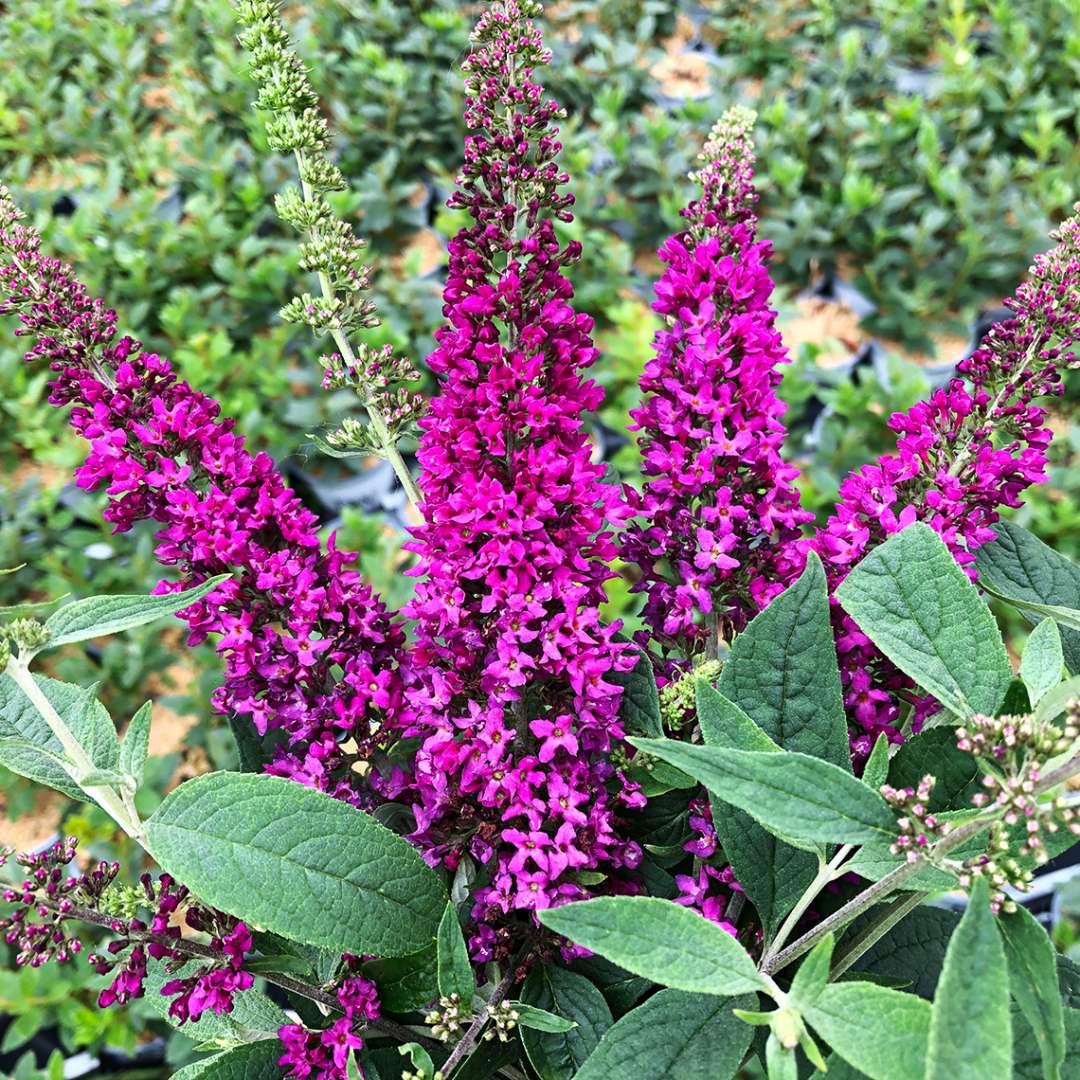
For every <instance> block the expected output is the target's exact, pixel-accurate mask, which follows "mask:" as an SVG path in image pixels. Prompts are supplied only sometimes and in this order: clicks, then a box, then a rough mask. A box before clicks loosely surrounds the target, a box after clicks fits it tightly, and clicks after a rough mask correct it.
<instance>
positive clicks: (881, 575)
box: [836, 523, 1012, 719]
mask: <svg viewBox="0 0 1080 1080" xmlns="http://www.w3.org/2000/svg"><path fill="white" fill-rule="evenodd" d="M836 597H837V599H838V600H839V601H840V604H841V606H842V607H843V609H844V610H845V611H846V612H847V613H848V614H849V615H850V616H851V617H852V618H853V619H854V620H855V622H856V623H857V624H858V625H859V629H861V630H862V631H863V633H864V634H866V635H867V636H868V637H869V638H870V639H871V640H872V641H873V643H874V644H875V645H876V646H877V647H878V648H879V649H880V650H881V651H882V652H883V653H884V654H885V655H886V656H887V657H888V658H889V659H890V660H891V661H892V662H893V663H894V664H895V665H896V666H897V667H898V668H899V669H900V670H901V671H902V672H904V674H906V675H908V676H910V677H911V678H912V679H914V680H915V682H916V683H918V684H919V685H920V686H922V687H924V688H925V689H926V690H928V691H929V692H930V693H931V694H933V695H934V697H936V698H937V699H938V701H940V702H941V703H942V705H944V706H945V708H947V709H949V710H950V711H951V712H953V713H956V715H958V716H961V717H964V718H965V719H966V718H968V717H970V716H972V715H973V714H974V713H986V714H987V715H989V716H993V715H995V714H996V712H997V708H998V706H999V705H1000V704H1001V702H1002V700H1003V699H1004V697H1005V692H1006V690H1008V688H1009V683H1010V682H1011V680H1012V667H1011V666H1010V664H1009V658H1008V656H1007V655H1006V653H1005V646H1004V644H1003V643H1002V640H1001V634H1000V632H999V631H998V627H997V623H996V621H995V620H994V616H993V615H992V614H991V613H990V609H989V608H988V607H987V606H986V605H985V604H984V603H983V602H982V600H981V599H980V597H979V593H978V590H977V589H976V588H975V586H974V585H972V584H971V582H970V581H969V580H968V577H967V575H966V574H965V573H964V571H963V570H961V569H960V567H959V566H958V565H957V564H956V560H955V559H953V557H952V555H951V553H950V552H949V549H948V548H947V547H946V546H945V544H944V542H943V541H942V539H941V537H939V536H938V535H937V533H935V532H934V530H933V529H931V528H930V527H929V526H928V525H923V524H921V523H916V524H914V525H909V526H908V527H907V528H906V529H904V530H903V531H902V532H900V533H897V534H896V535H895V536H893V537H892V538H891V539H889V540H886V541H885V543H884V544H882V545H880V547H877V548H875V549H874V550H873V551H871V552H870V554H869V555H867V556H866V558H864V559H863V560H862V562H860V563H859V564H858V565H857V566H856V567H855V569H854V570H852V571H851V573H850V574H848V576H847V577H846V578H845V579H844V581H843V582H842V583H841V584H840V586H839V587H838V588H837V590H836Z"/></svg>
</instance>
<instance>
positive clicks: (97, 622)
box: [35, 574, 230, 652]
mask: <svg viewBox="0 0 1080 1080" xmlns="http://www.w3.org/2000/svg"><path fill="white" fill-rule="evenodd" d="M229 577H230V575H229V574H219V575H218V576H217V577H212V578H209V579H208V580H206V581H204V582H203V583H202V584H201V585H199V586H197V587H196V588H194V589H185V590H184V592H178V593H163V594H162V595H160V596H88V597H86V598H85V599H84V600H76V601H75V602H74V603H73V604H65V605H64V607H62V608H61V609H60V610H59V611H57V612H55V613H54V614H52V615H50V616H49V618H48V619H46V620H45V629H46V630H48V631H49V640H48V641H47V642H46V643H45V644H44V645H43V646H42V649H52V648H55V647H56V646H58V645H70V644H72V643H73V642H76V641H89V640H91V639H92V638H97V637H104V636H105V635H106V634H118V633H120V632H121V631H122V630H131V629H133V628H134V627H136V626H145V625H146V623H150V622H153V621H154V620H155V619H160V618H162V616H165V615H172V614H173V613H174V612H177V611H180V610H181V609H182V608H186V607H190V606H191V605H192V604H194V603H196V602H197V601H199V600H201V599H202V598H203V597H204V596H206V595H207V594H208V593H211V592H213V591H214V589H216V588H217V587H218V586H219V585H220V584H221V583H222V582H223V581H226V580H228V578H229ZM42 649H38V650H35V651H36V652H41V651H42Z"/></svg>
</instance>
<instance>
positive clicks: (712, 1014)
mask: <svg viewBox="0 0 1080 1080" xmlns="http://www.w3.org/2000/svg"><path fill="white" fill-rule="evenodd" d="M755 1003H756V1002H755V999H754V998H753V997H743V998H736V999H735V1000H734V1001H725V1000H723V999H721V998H716V997H713V996H712V995H711V994H687V993H684V992H683V991H682V990H661V991H660V992H659V993H658V994H654V995H653V996H652V997H651V998H649V1000H648V1001H646V1002H645V1004H644V1005H639V1006H638V1007H637V1008H636V1009H634V1010H633V1011H632V1012H629V1013H627V1014H626V1016H624V1017H623V1018H622V1019H621V1020H620V1021H619V1022H618V1023H617V1024H615V1026H614V1027H613V1028H611V1030H610V1031H608V1032H607V1033H606V1034H605V1035H604V1037H603V1038H602V1039H601V1040H600V1045H599V1046H598V1047H597V1048H596V1049H595V1050H594V1051H593V1052H592V1054H590V1055H589V1058H588V1060H587V1061H586V1062H585V1064H584V1065H583V1066H582V1068H581V1071H580V1072H579V1073H578V1074H577V1076H576V1077H575V1078H574V1080H612V1078H615V1077H624V1078H626V1080H630V1078H631V1077H632V1078H633V1080H728V1078H730V1077H732V1076H734V1075H735V1073H736V1071H737V1070H738V1068H739V1065H740V1063H741V1062H742V1059H743V1057H744V1056H745V1055H746V1051H747V1048H748V1047H749V1046H750V1038H751V1035H752V1032H751V1030H750V1028H749V1027H748V1026H747V1025H746V1024H744V1023H742V1022H741V1021H740V1020H738V1019H737V1018H736V1017H735V1015H734V1013H733V1012H732V1009H733V1008H753V1007H754V1005H755Z"/></svg>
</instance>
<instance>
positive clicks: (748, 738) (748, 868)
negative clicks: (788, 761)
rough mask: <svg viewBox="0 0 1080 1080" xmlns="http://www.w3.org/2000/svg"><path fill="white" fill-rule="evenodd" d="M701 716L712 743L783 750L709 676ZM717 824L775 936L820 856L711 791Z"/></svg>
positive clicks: (700, 687) (701, 691) (700, 693)
mask: <svg viewBox="0 0 1080 1080" xmlns="http://www.w3.org/2000/svg"><path fill="white" fill-rule="evenodd" d="M697 717H698V725H699V726H700V728H701V734H702V737H703V738H704V739H705V743H706V745H708V746H720V747H726V748H728V749H731V750H760V751H766V752H769V751H772V752H777V751H779V750H780V747H778V746H777V745H776V743H774V742H773V741H772V739H770V738H769V736H768V735H766V734H765V732H764V731H762V730H761V728H759V727H758V726H757V724H755V723H754V721H753V720H751V719H750V717H749V716H747V715H746V713H745V712H743V710H742V709H740V708H739V707H738V705H736V704H735V703H734V702H731V701H728V699H727V698H726V697H724V696H723V694H720V693H718V692H717V691H716V690H714V689H713V688H712V687H711V686H710V685H709V684H708V683H707V682H706V681H705V680H703V679H699V680H698V683H697ZM710 799H711V802H712V806H713V825H714V826H715V828H716V834H717V836H718V837H719V839H720V843H721V844H722V845H723V848H724V854H725V856H726V857H727V859H728V861H729V862H730V863H731V866H732V869H733V870H734V871H735V876H736V877H737V878H738V879H739V883H740V884H741V885H742V887H743V889H744V890H745V892H746V895H747V896H748V897H749V898H750V901H751V903H752V904H753V905H754V910H755V911H757V913H758V916H759V917H760V919H761V923H762V928H763V929H764V931H765V936H766V938H769V939H771V938H772V936H773V934H774V933H775V932H776V930H777V928H778V927H779V926H780V924H781V923H782V922H783V921H784V918H785V917H786V916H787V913H788V912H789V911H790V910H791V909H792V907H794V905H795V904H796V902H797V901H798V899H799V897H800V896H802V894H803V893H804V892H805V891H806V889H807V887H808V886H809V885H810V882H811V881H813V880H814V875H815V874H816V873H817V869H818V861H817V858H816V857H815V856H814V855H812V854H810V853H809V852H806V851H801V850H800V849H798V848H795V847H792V846H791V845H790V844H785V843H784V842H783V841H782V840H779V839H777V837H775V836H774V835H773V834H772V833H771V832H769V831H768V829H765V828H764V827H763V826H761V825H759V824H758V823H757V821H755V820H754V819H753V818H752V817H751V816H750V815H749V814H747V813H746V812H745V811H743V810H739V809H737V808H736V807H733V806H728V805H723V804H722V803H721V802H720V801H719V800H718V799H717V798H716V797H715V796H712V795H710Z"/></svg>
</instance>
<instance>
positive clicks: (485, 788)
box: [406, 2, 642, 959]
mask: <svg viewBox="0 0 1080 1080" xmlns="http://www.w3.org/2000/svg"><path fill="white" fill-rule="evenodd" d="M527 10H529V5H519V4H518V3H514V2H510V3H506V4H503V5H495V6H493V7H492V8H490V9H489V10H488V11H486V12H484V14H483V15H482V16H481V18H480V21H479V23H478V24H477V27H476V30H475V31H474V33H473V38H472V40H473V51H472V53H471V54H470V56H469V57H468V58H467V59H466V60H465V62H464V64H463V69H464V72H465V89H466V94H467V99H466V105H465V123H466V127H467V128H468V130H469V134H468V136H467V138H466V144H465V164H464V167H463V169H462V171H461V175H460V176H459V177H458V190H457V191H456V192H455V193H454V194H453V195H452V196H451V198H450V201H449V206H450V207H451V208H452V209H459V210H465V211H467V213H468V214H469V217H470V218H471V223H470V224H468V225H466V226H465V227H463V228H462V230H461V231H460V232H459V233H458V235H457V236H456V237H454V239H453V240H451V241H450V245H449V248H450V265H449V269H448V272H447V280H446V287H445V289H444V293H443V300H444V314H445V315H446V319H447V325H446V326H444V327H443V328H441V329H440V330H439V331H438V333H437V339H438V348H437V349H436V350H435V352H434V353H432V354H431V356H429V357H428V365H429V367H430V368H431V370H432V371H433V372H434V373H435V375H436V376H438V377H439V379H440V390H439V394H438V396H437V397H436V398H435V399H434V400H433V401H432V403H431V408H430V411H429V412H428V414H427V415H426V416H425V417H424V418H423V419H422V420H421V421H420V428H421V431H422V435H421V439H420V447H419V451H418V455H417V457H418V460H419V462H420V464H421V466H422V468H423V473H422V476H421V489H422V510H423V515H424V523H423V525H421V526H420V527H419V528H418V529H417V530H416V532H415V539H414V540H413V541H412V542H410V543H409V544H407V545H406V546H407V547H408V548H409V550H411V551H413V552H415V553H416V556H417V563H416V566H415V568H414V569H413V570H412V573H413V574H415V575H416V576H417V578H418V583H417V588H416V596H415V599H414V601H413V602H412V603H411V604H410V606H409V608H408V609H407V615H408V616H410V617H411V618H413V619H415V621H416V647H415V650H414V651H413V654H412V658H411V671H412V672H413V674H414V682H413V684H412V685H411V686H410V689H409V696H410V701H411V702H412V703H413V704H414V706H415V707H416V709H417V713H418V715H417V717H416V720H415V723H414V728H413V729H411V730H415V732H416V733H418V734H420V735H421V736H422V738H423V742H422V745H421V747H420V750H419V751H418V753H417V756H416V771H415V783H416V791H417V796H418V798H417V802H416V817H417V824H418V831H417V839H418V840H419V842H420V843H422V844H423V845H424V847H425V848H426V849H427V850H428V852H429V854H430V856H431V857H433V858H440V859H442V860H443V861H444V863H445V864H446V865H447V866H449V867H450V868H451V869H455V868H456V866H457V863H458V861H459V859H460V858H461V855H462V853H463V852H465V851H467V852H468V853H469V854H470V855H471V856H472V857H473V858H474V859H475V860H476V861H477V862H478V863H479V864H480V865H481V866H483V867H485V868H486V869H487V871H488V875H489V877H490V882H489V883H488V884H485V885H484V886H482V887H481V888H479V889H477V890H476V893H475V899H476V907H475V911H474V914H475V916H476V918H477V923H478V928H479V929H478V931H477V933H476V935H475V936H474V938H473V941H472V946H473V950H474V956H476V958H477V959H487V958H490V956H491V955H492V950H493V948H495V946H496V944H497V942H498V941H499V938H498V934H497V933H496V931H495V930H494V929H493V926H494V925H497V924H498V923H499V922H501V921H503V920H504V919H505V917H506V916H507V915H509V914H512V913H513V912H514V911H518V910H521V911H525V912H529V911H533V910H535V909H537V908H543V907H547V906H548V905H550V904H553V903H557V902H558V901H559V900H565V899H568V898H578V897H580V896H582V895H584V890H583V889H582V887H581V886H580V885H579V884H576V878H577V877H578V875H579V873H580V872H582V871H595V870H597V869H598V868H602V869H603V870H604V871H606V872H608V871H612V870H632V869H633V868H634V867H635V866H636V865H637V864H638V862H639V861H640V859H641V849H640V847H639V846H638V845H637V844H636V843H634V842H633V841H630V840H628V839H627V838H626V837H625V836H624V835H622V833H621V831H620V824H619V818H620V815H621V814H622V813H623V812H625V811H626V810H627V809H628V808H633V807H635V806H637V805H639V804H640V802H641V801H642V800H641V797H640V795H639V794H638V792H637V791H636V789H635V786H634V785H633V784H630V783H629V782H627V781H625V779H622V780H620V779H619V778H618V777H617V776H616V775H615V771H614V769H613V766H612V761H611V751H612V749H613V747H614V746H615V745H616V744H617V743H618V742H619V740H620V738H621V737H622V735H623V730H622V727H621V725H620V721H619V693H620V691H619V687H618V686H617V685H615V684H614V683H612V682H611V681H610V678H609V676H610V675H611V674H612V673H617V672H620V671H626V670H628V669H629V668H630V667H632V666H633V665H634V662H635V657H634V655H633V652H632V650H631V649H630V648H629V647H628V646H627V645H626V644H625V643H620V642H619V641H617V640H616V634H617V631H618V625H617V624H614V625H604V624H603V623H602V622H601V619H600V611H599V608H600V605H601V603H603V601H604V583H605V582H606V581H608V580H609V579H610V578H612V577H613V576H614V574H613V571H612V569H611V568H610V564H611V562H612V560H613V559H614V557H615V554H616V545H615V538H614V530H615V528H617V527H618V525H619V524H620V523H621V522H622V521H624V520H625V517H626V514H627V510H626V507H625V506H624V504H623V503H622V501H621V498H620V493H619V490H618V488H617V487H616V486H614V485H611V484H607V483H605V481H604V467H603V465H602V464H599V463H597V462H594V461H593V460H592V446H591V443H590V441H589V438H588V435H587V432H586V430H585V426H584V417H585V415H586V413H588V412H589V411H591V410H595V409H596V408H597V407H598V406H599V404H600V402H601V398H602V394H601V391H600V389H599V387H598V386H597V385H596V383H594V382H593V381H591V380H589V379H587V378H586V377H585V376H584V371H585V370H586V369H587V368H589V367H590V366H591V365H592V364H593V362H594V360H595V359H596V355H597V350H596V348H595V346H594V345H593V342H592V339H591V337H590V331H591V329H592V320H591V319H590V318H589V316H587V315H584V314H581V313H579V312H576V311H575V310H574V308H573V305H572V299H573V289H572V287H571V285H570V281H569V280H568V278H567V277H566V275H565V273H564V267H566V266H567V264H569V263H572V262H574V261H576V260H577V259H578V258H579V256H580V254H581V248H580V244H578V243H576V242H571V243H569V244H567V245H565V246H563V245H562V244H561V243H560V241H559V238H558V236H557V235H556V230H555V223H556V222H557V221H564V222H568V221H570V220H571V211H570V207H571V206H572V204H573V197H572V196H571V195H569V194H566V193H562V192H561V191H560V189H561V188H562V186H563V185H565V183H566V181H567V179H568V177H567V175H566V173H565V172H563V171H562V169H561V167H560V165H559V163H558V154H559V151H560V149H561V145H560V143H559V142H558V138H557V136H558V129H557V127H555V126H554V121H556V120H557V119H558V118H559V117H561V115H562V110H561V109H560V108H559V106H558V105H557V104H556V102H554V101H552V100H551V99H550V98H547V97H545V96H544V92H543V88H542V86H541V85H540V84H539V83H538V82H537V81H536V79H535V76H534V71H535V69H536V68H537V67H538V66H540V65H543V64H546V63H547V62H548V60H549V59H550V53H549V52H548V51H547V50H546V49H545V48H544V47H543V44H542V42H541V39H540V34H539V31H538V30H537V29H536V28H535V27H534V26H533V24H532V23H531V22H530V21H529V20H528V19H527V18H525V14H526V11H527ZM609 786H610V787H611V788H612V790H610V791H609V790H608V788H609Z"/></svg>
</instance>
